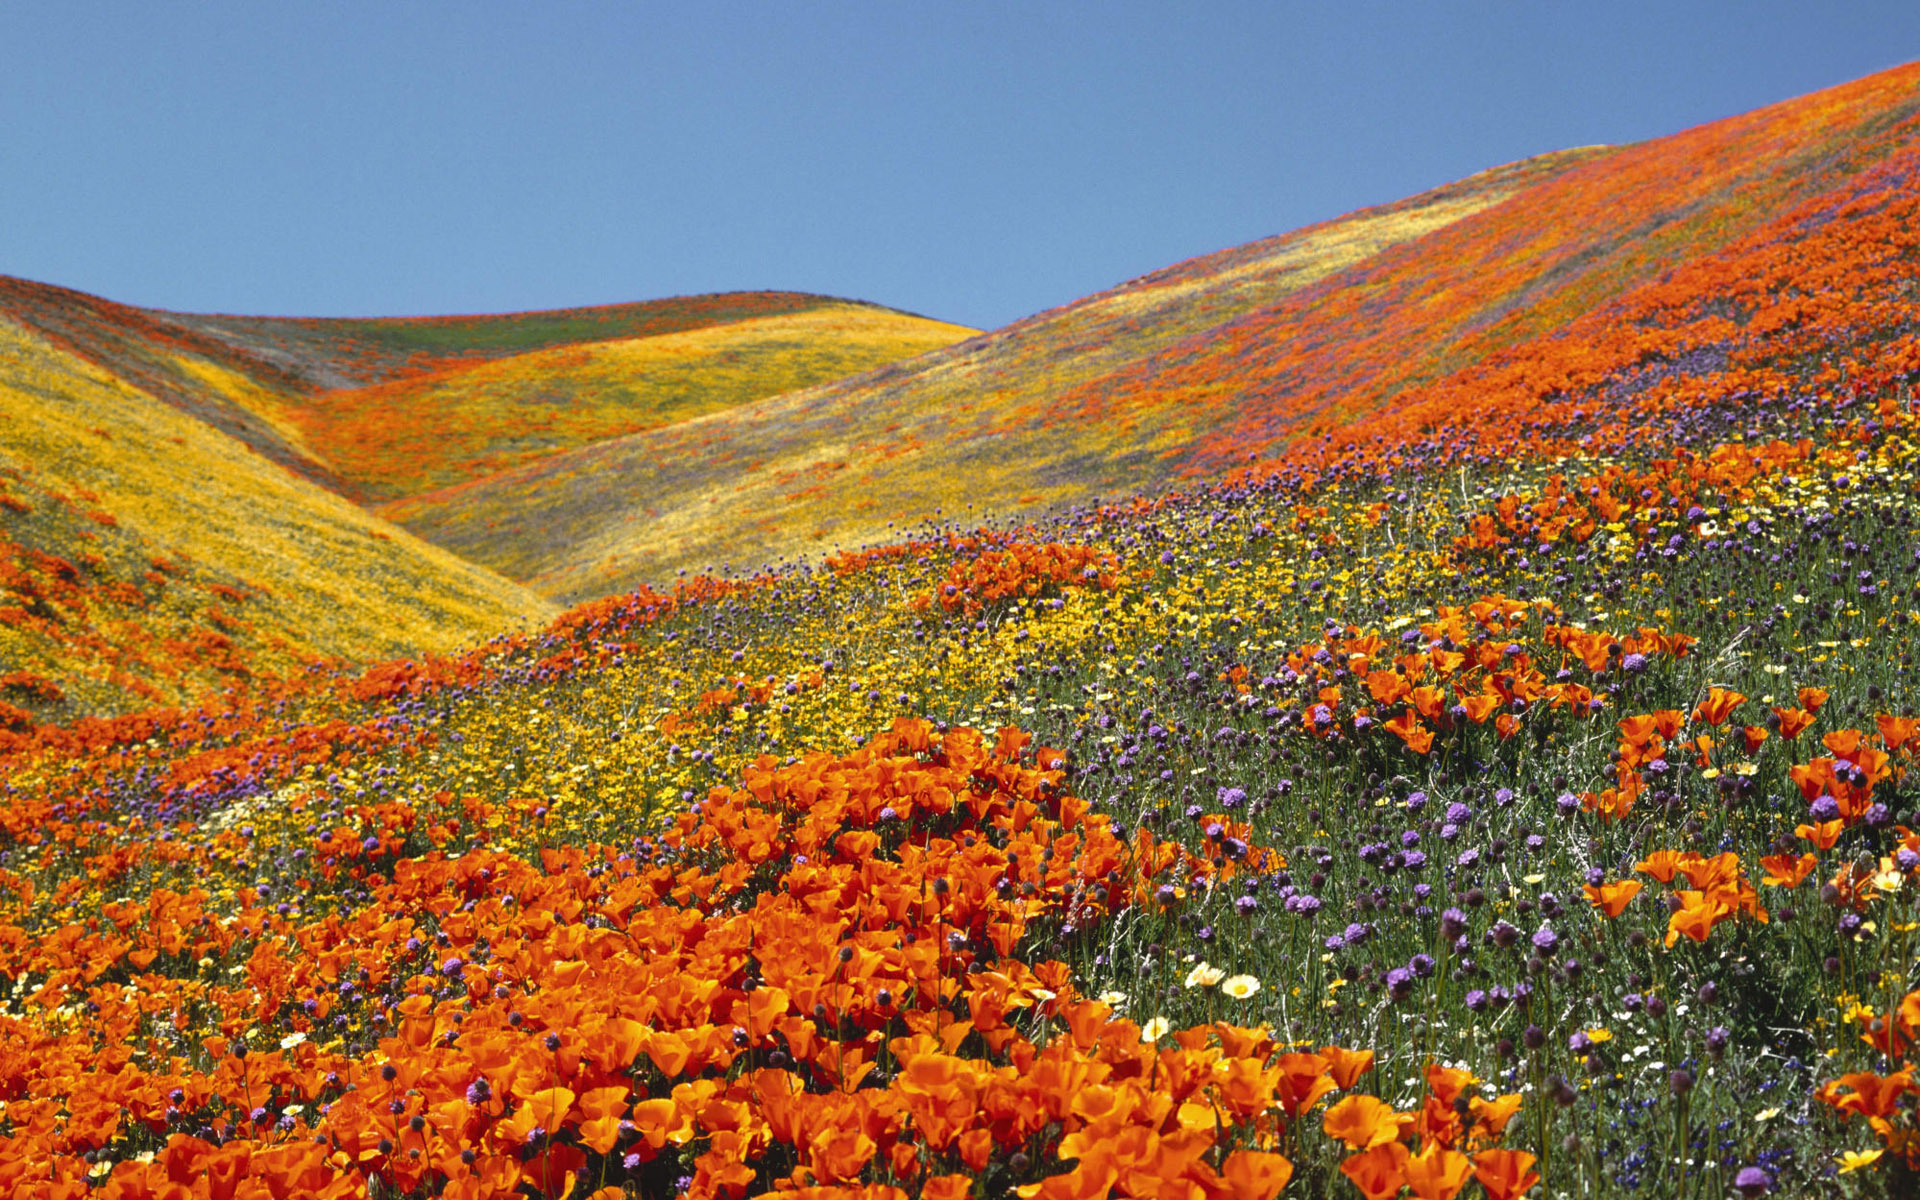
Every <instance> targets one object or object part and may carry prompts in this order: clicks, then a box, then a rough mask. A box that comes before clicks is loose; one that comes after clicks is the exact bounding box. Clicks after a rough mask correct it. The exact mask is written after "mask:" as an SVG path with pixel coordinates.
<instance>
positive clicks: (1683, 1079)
mask: <svg viewBox="0 0 1920 1200" xmlns="http://www.w3.org/2000/svg"><path fill="white" fill-rule="evenodd" d="M1667 1090H1668V1091H1669V1092H1672V1093H1673V1094H1674V1095H1675V1096H1684V1095H1686V1094H1687V1093H1688V1092H1691V1091H1692V1090H1693V1072H1692V1071H1689V1070H1687V1069H1686V1068H1685V1067H1682V1068H1681V1069H1679V1070H1678V1071H1675V1072H1674V1073H1673V1074H1671V1075H1669V1076H1667Z"/></svg>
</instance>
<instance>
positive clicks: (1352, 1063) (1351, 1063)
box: [1319, 1046, 1373, 1092]
mask: <svg viewBox="0 0 1920 1200" xmlns="http://www.w3.org/2000/svg"><path fill="white" fill-rule="evenodd" d="M1319 1054H1320V1057H1321V1058H1324V1059H1326V1060H1327V1069H1328V1070H1329V1071H1330V1072H1332V1074H1333V1081H1334V1083H1336V1084H1338V1085H1339V1087H1340V1090H1341V1091H1343V1092H1350V1091H1352V1090H1353V1085H1354V1082H1355V1081H1356V1080H1358V1079H1359V1078H1360V1077H1361V1076H1362V1075H1365V1074H1366V1073H1367V1072H1368V1071H1371V1070H1373V1051H1371V1050H1342V1049H1341V1048H1340V1047H1338V1046H1322V1047H1320V1051H1319Z"/></svg>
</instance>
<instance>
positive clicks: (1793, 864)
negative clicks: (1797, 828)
mask: <svg viewBox="0 0 1920 1200" xmlns="http://www.w3.org/2000/svg"><path fill="white" fill-rule="evenodd" d="M1801 828H1803V829H1804V828H1806V827H1805V826H1801ZM1819 861H1820V860H1819V858H1818V857H1816V856H1815V855H1812V854H1802V855H1800V856H1799V857H1797V858H1796V857H1795V856H1793V855H1791V854H1770V855H1768V856H1766V857H1765V858H1762V859H1761V860H1760V865H1761V866H1763V867H1765V868H1766V870H1767V874H1766V877H1765V878H1763V879H1762V880H1761V881H1760V882H1762V883H1764V884H1766V885H1767V886H1768V887H1783V888H1797V887H1799V886H1800V884H1801V883H1802V881H1804V880H1805V879H1806V877H1807V876H1808V875H1810V874H1812V873H1813V868H1814V866H1815V864H1817V863H1818V862H1819Z"/></svg>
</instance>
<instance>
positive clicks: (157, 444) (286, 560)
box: [0, 277, 969, 717]
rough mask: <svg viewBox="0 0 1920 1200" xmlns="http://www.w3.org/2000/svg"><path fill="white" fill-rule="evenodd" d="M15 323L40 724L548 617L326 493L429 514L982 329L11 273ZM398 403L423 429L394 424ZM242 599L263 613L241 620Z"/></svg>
mask: <svg viewBox="0 0 1920 1200" xmlns="http://www.w3.org/2000/svg"><path fill="white" fill-rule="evenodd" d="M0 322H5V328H6V331H7V332H6V335H5V336H6V338H7V341H8V345H9V353H8V354H7V355H6V359H5V363H6V365H5V369H4V370H3V371H0V388H4V389H5V396H6V402H7V404H8V406H9V413H10V416H11V418H12V420H11V431H10V432H9V434H8V437H7V438H6V443H5V450H4V453H5V458H4V461H5V462H6V463H7V464H8V470H9V471H10V473H11V475H12V480H11V484H10V486H11V491H10V492H9V493H8V494H9V495H11V496H12V497H13V498H14V501H15V503H16V505H17V508H9V509H7V510H5V511H0V520H4V523H5V529H6V536H7V538H8V543H7V544H8V546H9V547H11V553H12V555H13V561H14V566H13V567H12V568H10V570H11V574H10V576H9V578H10V583H9V585H8V590H9V592H10V593H11V595H10V596H9V597H8V600H9V601H14V602H17V603H8V604H5V605H0V607H4V608H7V609H8V616H7V620H6V621H5V622H4V626H5V628H4V629H0V637H4V638H5V639H6V644H7V649H6V653H5V654H4V655H0V668H4V669H3V670H0V675H4V674H6V673H7V672H9V671H11V672H15V673H25V674H26V675H28V676H31V677H32V678H33V679H37V680H45V681H46V686H45V687H42V688H40V689H39V690H38V691H35V690H33V689H32V688H28V687H25V686H22V687H16V688H14V689H13V691H15V692H17V693H18V694H19V696H20V697H21V698H23V702H24V703H26V705H27V707H28V709H29V710H30V711H32V712H33V713H34V714H36V715H38V716H41V717H48V716H70V715H73V714H76V713H81V712H111V711H120V710H124V709H126V708H127V707H129V706H132V705H136V704H139V703H143V702H155V701H161V700H165V701H179V700H184V699H187V698H191V697H195V696H198V695H201V694H203V693H204V692H205V691H206V689H208V688H210V687H215V686H222V685H225V684H229V683H232V682H235V681H237V680H240V679H243V678H245V677H246V676H247V674H248V673H257V672H261V671H275V670H279V669H281V668H284V667H286V666H288V665H291V664H292V663H293V662H295V661H297V660H299V659H302V658H306V657H311V656H314V655H338V656H341V657H344V658H347V659H350V660H353V661H357V662H366V661H369V660H372V659H377V658H382V657H388V656H391V655H395V654H406V653H420V652H426V651H437V650H446V649H448V648H450V647H451V646H452V645H454V644H456V643H458V642H462V641H471V640H474V639H476V638H480V637H484V636H487V635H489V634H491V633H494V632H497V631H499V630H501V629H503V628H505V627H507V626H509V625H511V624H513V623H514V622H516V621H520V620H523V619H526V618H531V617H539V616H542V615H545V614H547V613H549V612H550V611H551V610H550V607H549V605H548V603H547V602H546V601H544V600H542V599H540V598H539V597H537V596H534V595H532V594H530V593H527V592H525V591H523V590H521V589H520V588H519V587H517V586H515V585H513V584H510V583H508V582H507V581H505V580H503V579H500V578H498V577H496V576H493V575H492V574H491V573H490V572H488V571H487V570H486V569H485V568H483V567H473V566H471V565H470V564H468V563H465V562H463V561H461V560H459V559H457V558H455V557H454V556H453V555H451V554H448V553H446V552H444V551H441V550H438V549H434V548H431V547H428V546H426V545H424V544H422V543H420V542H418V541H416V540H415V539H413V538H411V537H409V536H406V535H405V534H403V533H401V531H400V530H398V529H396V528H395V527H393V526H391V525H388V524H387V523H386V522H384V521H381V520H379V519H378V518H375V517H371V516H368V515H366V514H364V513H361V512H359V511H357V510H355V509H353V508H352V507H351V506H350V505H347V504H345V503H342V502H340V501H339V500H338V499H337V498H335V497H331V496H324V495H321V494H319V493H318V492H316V490H315V489H314V488H313V487H311V486H307V482H309V481H310V482H311V483H317V484H319V485H320V486H322V487H324V488H327V489H329V490H331V491H333V492H336V493H342V494H346V495H349V496H354V497H356V498H361V499H364V498H367V497H368V496H372V497H376V498H386V497H389V496H392V495H396V494H407V493H408V492H410V491H414V490H419V489H420V488H423V487H426V486H442V485H446V484H449V483H454V482H458V481H462V480H466V479H470V478H472V477H473V476H474V475H475V474H476V473H480V472H484V471H486V470H489V469H493V468H494V467H497V466H500V465H504V464H518V463H523V462H525V461H527V460H528V459H529V458H533V457H537V456H539V455H541V454H544V453H550V452H551V451H552V450H553V449H555V448H559V447H569V446H576V445H580V444H582V443H583V442H586V441H590V440H592V439H594V438H597V437H604V436H610V435H613V434H620V433H627V432H630V431H632V430H634V429H639V428H645V427H649V426H651V425H654V424H658V423H659V422H661V421H665V420H675V419H680V418H682V417H684V416H686V415H687V414H689V413H700V412H710V411H712V410H713V409H715V408H717V407H720V406H724V405H726V404H729V403H737V402H739V401H740V400H742V399H750V398H755V397H759V396H764V395H766V394H768V393H769V392H771V391H777V390H780V389H782V388H787V387H797V386H804V385H806V384H811V383H816V382H819V381H820V380H822V379H826V378H831V377H833V376H835V375H839V374H845V373H848V372H850V371H856V370H859V369H862V368H865V367H868V366H871V365H873V364H874V363H876V362H882V361H887V360H890V359H892V358H897V357H900V356H903V355H911V354H915V353H918V352H920V351H922V350H924V349H926V348H929V347H932V346H937V345H944V344H946V343H949V342H952V341H953V340H955V339H956V338H958V337H961V336H964V335H965V334H966V333H967V332H969V331H967V330H963V329H958V328H955V327H951V326H945V325H941V324H939V323H937V322H931V321H926V320H924V319H922V318H917V317H911V316H908V315H906V314H901V313H896V312H894V311H892V310H889V309H882V308H879V307H876V306H871V305H862V304H857V303H852V302H847V301H835V300H831V299H828V298H825V297H819V296H809V295H803V294H799V293H787V292H743V293H728V294H724V295H715V296H695V297H679V298H674V299H669V300H661V301H651V302H647V303H642V304H629V305H613V306H606V307H602V308H591V309H569V310H558V311H552V312H535V313H518V314H505V315H500V316H478V317H447V318H425V319H368V320H304V319H277V318H247V317H221V316H194V315H190V314H178V313H165V312H157V311H151V310H142V309H135V308H130V307H128V306H125V305H120V304H115V303H113V302H111V301H107V300H102V299H100V298H98V297H93V296H88V295H86V294H84V293H80V292H74V291H71V290H70V289H64V288H58V287H53V286H50V285H45V284H37V283H32V282H29V281H26V280H19V279H9V278H4V277H0ZM330 389H332V390H330ZM395 404H404V405H408V406H410V407H411V408H412V409H413V410H415V411H413V412H411V413H409V414H408V416H407V418H406V419H405V420H394V419H393V413H392V406H393V405H395ZM95 409H97V410H98V411H97V412H96V411H95ZM96 430H97V431H98V432H95V431H96ZM421 430H426V431H430V432H431V437H430V438H429V439H428V440H426V441H424V442H423V441H421V440H420V439H419V438H418V437H415V436H413V434H415V433H416V432H417V431H421ZM249 450H251V451H252V452H254V453H253V454H249V453H248V451H249ZM255 455H257V456H258V457H255ZM276 467H279V468H285V471H284V472H283V471H280V470H277V469H275V468H276ZM301 477H304V480H303V479H302V478H301ZM107 522H115V524H107ZM36 556H46V557H45V559H44V561H43V560H42V558H41V557H36ZM90 556H91V558H93V559H97V560H98V562H97V565H94V566H88V565H86V564H87V563H88V562H89V561H90ZM156 560H157V561H162V562H166V563H168V564H170V569H171V570H172V571H173V574H172V575H168V573H167V571H159V572H157V574H156V571H155V568H154V567H153V565H152V564H153V562H154V561H156ZM76 565H79V566H81V567H82V568H83V569H82V571H81V576H82V577H78V578H73V579H68V578H63V577H62V574H61V573H62V572H63V571H65V570H67V569H68V568H70V567H74V566H76ZM150 576H154V578H150ZM309 576H310V579H309ZM158 578H170V579H172V582H171V583H167V584H164V585H163V584H162V583H160V582H157V581H156V579H158ZM243 580H251V581H252V584H243V583H242V581H243ZM303 581H304V582H303ZM253 584H258V585H261V586H260V587H255V586H253ZM217 588H238V589H239V593H237V594H244V595H249V596H253V597H254V599H253V600H252V601H251V602H249V603H248V604H247V607H246V610H245V611H244V612H239V613H237V612H235V611H233V610H234V609H235V605H236V604H238V603H239V601H238V600H237V599H235V598H234V597H232V596H228V597H226V598H224V599H223V598H222V594H221V593H218V592H216V591H209V589H217ZM263 588H264V591H263V590H262V589H263ZM266 593H271V598H270V599H262V598H261V597H262V596H263V595H265V594H266ZM357 595H373V596H375V597H377V598H378V599H377V600H376V602H375V603H374V604H373V605H372V606H371V607H369V606H368V605H366V604H364V603H362V602H361V601H360V600H358V599H356V596H357ZM36 686H38V685H36ZM55 696H58V697H60V699H59V700H57V701H56V700H54V699H52V697H55Z"/></svg>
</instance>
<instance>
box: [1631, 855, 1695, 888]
mask: <svg viewBox="0 0 1920 1200" xmlns="http://www.w3.org/2000/svg"><path fill="white" fill-rule="evenodd" d="M1683 857H1684V856H1683V855H1682V854H1681V853H1680V851H1678V850H1655V851H1654V852H1653V853H1652V854H1649V855H1647V856H1646V857H1645V858H1643V859H1641V860H1640V861H1639V862H1637V863H1635V864H1633V869H1634V870H1636V871H1638V872H1640V873H1641V874H1642V875H1651V876H1653V877H1654V878H1655V879H1658V880H1659V881H1660V882H1661V883H1672V882H1673V875H1674V872H1676V871H1678V870H1679V869H1680V862H1681V859H1682V858H1683Z"/></svg>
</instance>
